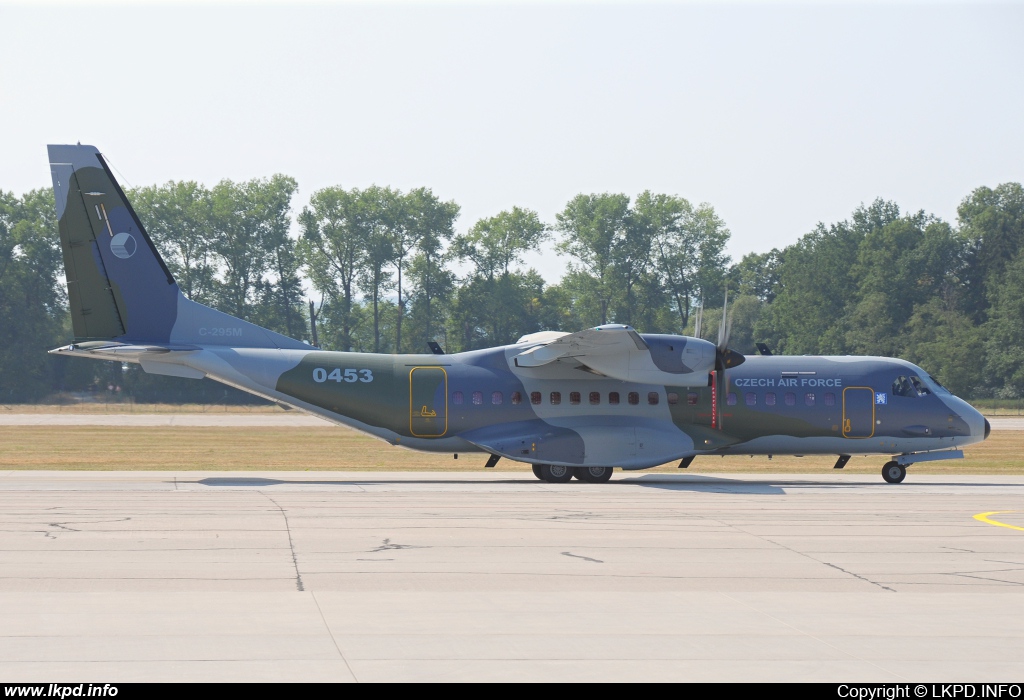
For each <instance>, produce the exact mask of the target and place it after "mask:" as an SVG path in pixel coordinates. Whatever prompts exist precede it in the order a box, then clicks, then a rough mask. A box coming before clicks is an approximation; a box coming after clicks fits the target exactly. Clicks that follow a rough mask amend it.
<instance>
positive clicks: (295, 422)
mask: <svg viewBox="0 0 1024 700" xmlns="http://www.w3.org/2000/svg"><path fill="white" fill-rule="evenodd" d="M989 422H990V423H991V424H992V429H993V430H1024V417H1015V416H995V417H989ZM4 425H115V426H125V427H130V426H140V427H152V426H161V425H167V426H175V425H177V426H188V427H199V426H209V427H216V428H252V427H263V428H271V427H294V428H330V427H339V426H337V425H335V424H334V423H331V422H330V421H326V420H324V419H322V418H318V417H316V416H312V415H309V414H306V413H300V412H298V411H296V412H294V413H293V412H288V413H285V412H283V411H282V412H281V413H252V414H249V413H217V412H215V411H211V412H209V413H0V426H4Z"/></svg>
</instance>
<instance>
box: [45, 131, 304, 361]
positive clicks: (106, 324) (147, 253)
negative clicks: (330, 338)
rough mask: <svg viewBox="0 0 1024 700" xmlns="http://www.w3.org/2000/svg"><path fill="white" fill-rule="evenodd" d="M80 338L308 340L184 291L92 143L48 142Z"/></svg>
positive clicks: (284, 343) (241, 342) (290, 343)
mask: <svg viewBox="0 0 1024 700" xmlns="http://www.w3.org/2000/svg"><path fill="white" fill-rule="evenodd" d="M47 150H48V152H49V157H50V173H51V175H52V177H53V194H54V199H55V200H56V204H57V221H58V226H59V229H60V245H61V251H62V252H63V254H64V271H65V274H66V276H67V286H68V303H69V306H70V310H71V324H72V328H73V330H74V334H75V341H76V342H84V341H95V340H108V341H117V342H124V343H129V344H132V343H136V344H137V343H156V344H175V343H177V344H182V343H193V344H203V345H230V346H235V347H269V348H273V347H279V348H307V347H308V346H307V345H305V344H304V343H301V342H299V341H297V340H293V339H291V338H287V337H285V336H283V335H279V334H277V333H273V332H272V331H268V330H266V329H264V328H260V327H259V326H256V325H253V324H251V323H248V322H246V321H243V320H241V319H238V318H235V317H233V316H229V315H228V314H224V313H221V312H219V311H216V310H214V309H211V308H209V307H206V306H203V305H202V304H197V303H195V302H193V301H190V300H188V299H186V298H185V297H184V296H183V295H182V293H181V291H180V290H179V289H178V285H177V283H175V281H174V276H173V275H172V274H171V272H170V270H169V269H168V268H167V265H166V264H165V263H164V261H163V259H162V258H161V257H160V253H159V251H157V248H156V246H155V245H154V244H153V241H152V239H150V237H149V235H148V234H147V233H146V229H145V228H144V227H143V225H142V222H141V221H139V217H138V216H137V215H136V213H135V210H134V209H132V206H131V204H130V203H129V201H128V198H127V197H126V196H125V193H124V191H123V190H122V189H121V187H120V185H118V184H117V180H116V179H115V178H114V175H113V173H112V172H111V171H110V168H109V166H108V165H107V162H106V160H105V159H104V158H103V156H102V155H101V154H100V152H99V151H98V150H97V149H96V148H95V147H94V146H83V145H80V144H79V145H51V146H47Z"/></svg>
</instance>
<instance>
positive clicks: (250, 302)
mask: <svg viewBox="0 0 1024 700" xmlns="http://www.w3.org/2000/svg"><path fill="white" fill-rule="evenodd" d="M297 189H298V185H297V183H296V182H295V180H294V179H292V178H290V177H287V176H285V175H274V176H273V177H271V178H270V179H269V180H267V179H254V180H249V181H248V182H243V183H235V182H232V181H230V180H223V181H221V182H220V183H218V184H217V185H216V186H215V187H214V188H213V190H212V192H211V196H212V202H213V218H214V224H213V228H214V240H213V249H214V250H215V251H216V253H217V255H218V257H219V262H220V264H221V268H222V269H221V275H222V281H221V282H220V284H218V289H217V302H218V303H217V306H218V307H219V308H221V309H222V310H223V311H226V312H227V313H230V314H232V315H234V316H238V317H239V318H244V319H246V320H252V319H254V318H255V316H256V315H257V314H256V312H255V310H256V307H257V303H258V301H259V299H258V298H257V293H258V291H259V289H260V288H261V282H263V281H264V276H265V275H266V274H267V273H268V272H271V271H274V268H275V267H280V265H281V262H280V259H281V256H280V255H278V251H279V249H281V248H288V247H289V245H290V243H289V240H288V229H289V227H290V224H291V219H290V217H289V214H288V212H289V209H290V207H291V199H292V196H293V195H294V194H295V191H296V190H297Z"/></svg>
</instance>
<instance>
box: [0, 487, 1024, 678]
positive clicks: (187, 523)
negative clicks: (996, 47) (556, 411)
mask: <svg viewBox="0 0 1024 700" xmlns="http://www.w3.org/2000/svg"><path fill="white" fill-rule="evenodd" d="M0 476H2V478H0V514H2V515H0V678H3V679H4V680H6V681H8V682H14V681H50V682H57V681H72V680H74V681H76V682H77V681H78V680H81V679H83V678H87V679H88V678H103V679H104V680H105V681H106V680H110V681H131V680H245V681H263V680H286V681H287V680H310V681H312V680H353V679H355V680H371V681H372V680H410V681H417V680H428V679H436V680H477V679H485V680H589V681H639V680H698V681H699V680H744V681H771V680H825V681H845V682H852V681H864V682H870V681H881V680H893V681H901V680H907V679H912V680H914V681H919V680H927V681H950V682H952V681H956V680H963V679H964V678H969V679H971V680H975V681H985V680H998V679H1004V680H1005V679H1006V678H1020V677H1021V676H1022V675H1024V653H1022V651H1021V650H1022V649H1024V629H1022V628H1021V627H1020V625H1015V624H1009V622H1008V621H1012V620H1019V619H1024V595H1021V593H1022V591H1024V537H1021V536H1020V533H1019V532H1015V531H1013V530H1010V529H1007V528H1002V527H992V526H991V525H990V524H986V523H983V522H979V521H977V520H975V519H974V517H973V516H974V515H975V514H978V513H992V512H995V511H1007V510H1011V509H1013V508H1014V507H1015V506H1016V505H1018V504H1019V503H1020V502H1021V500H1022V499H1024V477H1005V476H959V475H956V476H954V475H937V476H921V475H915V474H911V476H910V477H908V480H907V482H905V483H903V484H900V485H888V484H884V483H883V482H882V481H881V480H880V479H879V478H878V477H867V476H860V475H853V474H843V475H834V474H826V475H821V476H814V477H804V476H791V475H784V476H779V475H736V476H728V477H710V476H700V475H675V474H647V475H644V474H636V475H620V474H616V476H615V478H614V479H613V480H612V481H611V482H610V483H608V484H580V483H570V484H544V483H540V482H538V481H536V480H534V479H533V477H532V475H529V474H523V473H519V472H517V473H507V472H506V473H502V472H501V471H500V470H499V471H497V472H495V473H480V474H465V473H447V474H443V473H442V474H438V473H429V474H425V473H383V472H382V473H366V472H361V473H323V472H317V473H295V472H278V473H272V472H263V473H246V474H244V475H243V474H239V473H237V472H234V473H232V472H224V473H190V472H173V473H172V472H165V473H153V472H145V473H134V472H132V473H129V472H103V473H87V472H27V471H19V472H6V473H0ZM1003 517H1004V518H1009V517H1010V516H1003ZM300 583H301V585H300ZM300 588H301V590H300Z"/></svg>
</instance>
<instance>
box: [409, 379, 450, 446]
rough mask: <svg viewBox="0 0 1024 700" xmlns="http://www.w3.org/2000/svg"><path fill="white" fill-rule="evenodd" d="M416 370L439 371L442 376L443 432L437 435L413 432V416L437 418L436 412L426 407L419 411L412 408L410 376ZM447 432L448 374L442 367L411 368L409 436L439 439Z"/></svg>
mask: <svg viewBox="0 0 1024 700" xmlns="http://www.w3.org/2000/svg"><path fill="white" fill-rule="evenodd" d="M418 369H428V370H432V371H437V370H440V371H441V373H442V374H443V375H444V388H443V393H444V430H442V431H441V432H440V433H437V434H430V435H420V434H419V433H417V432H416V431H415V430H413V427H412V419H413V417H414V416H420V417H423V418H434V417H436V416H437V412H436V411H433V410H431V409H430V408H428V407H427V406H422V407H420V408H419V409H416V408H414V406H415V405H416V404H414V403H413V398H412V375H413V374H414V373H415V372H416V370H418ZM447 432H448V372H447V371H445V369H444V367H437V366H433V367H432V366H430V365H426V366H424V367H413V368H412V369H410V370H409V434H410V435H412V436H414V437H423V438H439V437H444V435H445V433H447Z"/></svg>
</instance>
